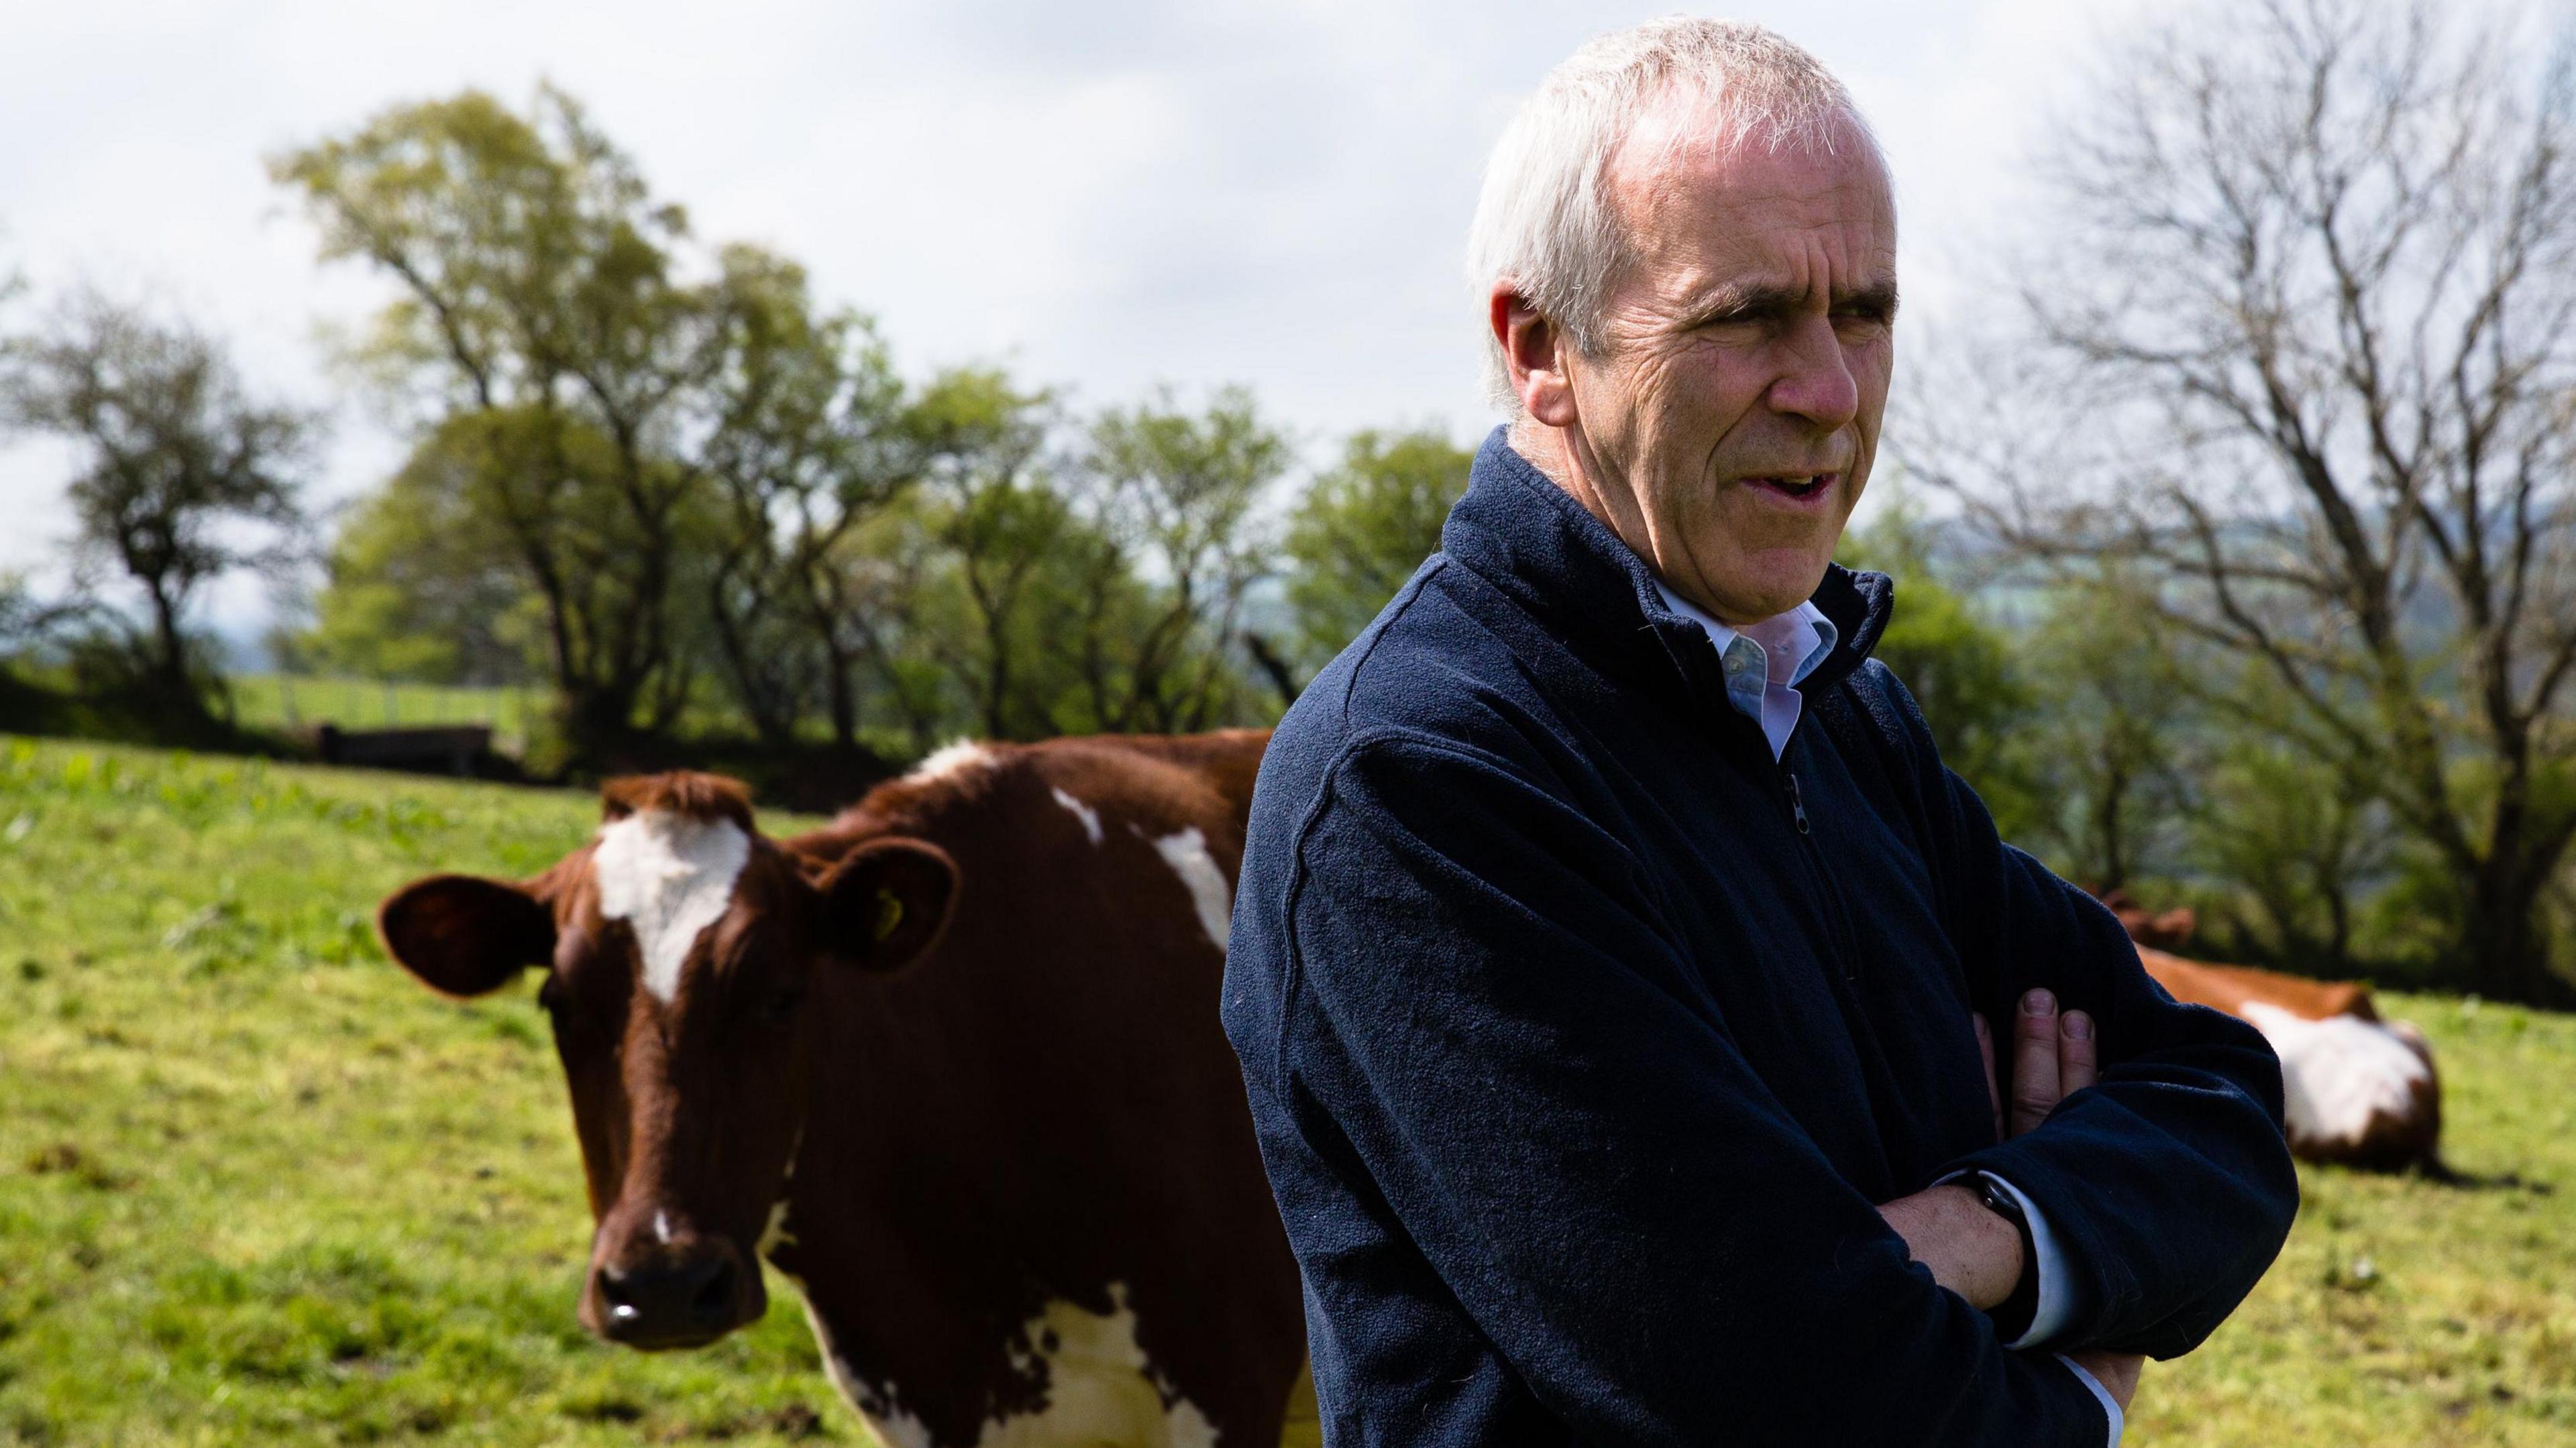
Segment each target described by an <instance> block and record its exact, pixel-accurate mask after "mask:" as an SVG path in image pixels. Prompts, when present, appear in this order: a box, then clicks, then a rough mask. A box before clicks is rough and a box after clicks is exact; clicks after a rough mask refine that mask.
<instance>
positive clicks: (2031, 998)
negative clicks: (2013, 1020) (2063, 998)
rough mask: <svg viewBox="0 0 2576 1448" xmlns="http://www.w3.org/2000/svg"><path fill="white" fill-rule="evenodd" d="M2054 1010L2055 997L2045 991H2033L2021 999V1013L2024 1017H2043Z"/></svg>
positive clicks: (2055, 1005) (2055, 1007)
mask: <svg viewBox="0 0 2576 1448" xmlns="http://www.w3.org/2000/svg"><path fill="white" fill-rule="evenodd" d="M2056 1009H2057V997H2055V996H2053V995H2050V994H2049V993H2048V992H2047V991H2045V990H2035V991H2032V992H2031V993H2030V994H2028V995H2026V996H2023V997H2022V998H2021V1013H2022V1014H2023V1015H2026V1016H2044V1015H2048V1014H2050V1013H2051V1012H2053V1011H2055V1010H2056Z"/></svg>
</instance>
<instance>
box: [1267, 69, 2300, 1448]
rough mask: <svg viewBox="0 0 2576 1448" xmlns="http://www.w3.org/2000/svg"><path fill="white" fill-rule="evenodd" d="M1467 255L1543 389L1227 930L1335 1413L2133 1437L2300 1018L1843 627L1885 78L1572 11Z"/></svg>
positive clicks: (1883, 606) (2244, 1196)
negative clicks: (1979, 763) (2057, 821)
mask: <svg viewBox="0 0 2576 1448" xmlns="http://www.w3.org/2000/svg"><path fill="white" fill-rule="evenodd" d="M1471 251H1472V254H1473V265H1474V266H1475V268H1476V270H1477V275H1478V281H1479V285H1480V286H1489V287H1490V313H1489V321H1490V326H1491V333H1492V339H1493V342H1494V346H1495V362H1496V367H1497V370H1498V373H1499V375H1500V378H1501V380H1502V383H1503V386H1504V389H1505V390H1506V391H1507V394H1508V396H1509V398H1510V400H1511V401H1512V402H1513V403H1514V404H1516V405H1517V407H1518V409H1519V413H1520V415H1519V417H1518V418H1517V420H1516V421H1514V422H1513V423H1512V424H1511V425H1510V426H1509V427H1508V428H1505V429H1501V430H1498V431H1497V432H1496V434H1495V435H1494V436H1493V437H1492V438H1490V439H1488V440H1487V442H1486V443H1485V446H1484V449H1483V451H1482V452H1481V453H1480V454H1479V455H1478V456H1477V459H1476V463H1475V469H1474V473H1473V476H1472V479H1471V481H1470V484H1469V487H1468V491H1467V495H1466V497H1465V498H1464V499H1463V500H1461V501H1460V503H1459V504H1458V506H1457V508H1456V510H1455V511H1454V512H1452V513H1451V514H1450V517H1449V521H1448V524H1447V526H1446V528H1445V529H1444V531H1443V533H1442V535H1441V550H1440V552H1439V553H1438V554H1436V555H1434V556H1433V557H1432V558H1431V559H1430V560H1429V561H1427V562H1426V563H1425V564H1424V565H1423V567H1422V569H1421V570H1420V571H1419V572H1418V573H1417V574H1415V576H1414V578H1413V580H1412V582H1411V583H1409V584H1408V585H1407V586H1406V587H1405V589H1404V590H1403V592H1401V593H1400V594H1398V595H1397V597H1396V598H1395V600H1394V601H1393V602H1392V603H1390V604H1389V605H1388V606H1387V609H1386V611H1385V613H1384V614H1382V615H1381V616H1380V617H1379V619H1378V620H1377V622H1376V623H1375V624H1374V625H1373V626H1372V627H1371V628H1370V629H1369V630H1368V631H1367V632H1366V633H1365V634H1363V635H1362V636H1361V637H1360V639H1359V640H1358V641H1357V642H1355V643H1354V644H1352V645H1351V647H1350V648H1349V649H1348V650H1347V651H1346V652H1344V653H1343V655H1342V656H1341V658H1340V659H1339V660H1338V661H1336V662H1335V663H1334V664H1333V666H1332V667H1331V668H1330V669H1328V670H1326V671H1325V672H1324V674H1323V675H1322V676H1321V677H1320V678H1318V679H1317V680H1316V681H1315V683H1314V684H1313V685H1312V686H1311V687H1310V688H1308V689H1307V690H1306V692H1305V695H1304V697H1302V698H1301V699H1300V700H1299V701H1298V703H1297V706H1296V707H1295V708H1294V709H1293V710H1291V711H1290V713H1289V716H1288V718H1287V720H1286V722H1285V723H1284V724H1282V726H1281V727H1280V730H1279V733H1278V735H1277V738H1276V740H1275V741H1274V743H1273V744H1272V745H1271V748H1270V753H1269V756H1268V758H1267V760H1266V762H1265V763H1264V765H1263V767H1262V770H1261V779H1260V787H1259V791H1258V794H1257V795H1256V797H1255V800H1254V805H1253V819H1252V831H1251V837H1250V840H1249V843H1248V845H1247V847H1246V850H1245V855H1244V864H1243V876H1242V888H1241V896H1240V903H1239V905H1238V907H1237V911H1236V915H1235V923H1234V936H1233V946H1232V950H1231V953H1230V957H1229V961H1228V965H1227V970H1226V998H1225V1007H1224V1010H1225V1025H1226V1030H1227V1033H1228V1035H1229V1036H1230V1038H1231V1039H1232V1040H1233V1042H1234V1046H1235V1050H1236V1051H1237V1053H1238V1054H1239V1055H1240V1056H1241V1058H1242V1062H1243V1069H1244V1078H1245V1081H1246V1083H1247V1085H1248V1088H1249V1092H1250V1096H1251V1101H1252V1108H1253V1112H1254V1116H1255V1119H1256V1122H1257V1124H1258V1127H1259V1132H1260V1138H1261V1145H1262V1149H1263V1152H1264V1154H1265V1159H1266V1161H1267V1163H1268V1166H1269V1170H1270V1176H1271V1182H1272V1185H1273V1187H1274V1188H1275V1190H1276V1192H1277V1195H1278V1199H1279V1206H1280V1211H1281V1214H1282V1216H1283V1217H1284V1218H1285V1219H1286V1222H1287V1226H1288V1232H1289V1237H1290V1240H1291V1242H1292V1244H1293V1245H1294V1246H1295V1248H1296V1253H1297V1258H1298V1261H1299V1263H1300V1264H1301V1266H1302V1267H1303V1269H1304V1273H1305V1280H1306V1291H1307V1318H1308V1325H1309V1330H1310V1339H1311V1344H1312V1350H1313V1354H1314V1366H1315V1386H1316V1392H1317V1396H1318V1398H1319V1399H1320V1401H1321V1406H1322V1409H1323V1416H1324V1421H1325V1424H1326V1428H1327V1433H1328V1437H1329V1439H1330V1441H1334V1442H1339V1443H1423V1442H1440V1443H1461V1444H1464V1443H1478V1444H1483V1443H1506V1442H1508V1443H1521V1442H1565V1441H1574V1440H1582V1441H1589V1442H1621V1443H1719V1442H1723V1443H1753V1444H1788V1443H1815V1444H1835V1445H1854V1444H1881V1443H1885V1444H1898V1443H1904V1444H1915V1443H1961V1444H1965V1443H1976V1444H2014V1445H2027V1444H2066V1445H2083V1448H2099V1445H2101V1444H2103V1443H2105V1442H2106V1441H2107V1442H2116V1441H2117V1439H2118V1437H2119V1432H2120V1425H2121V1421H2122V1415H2123V1411H2124V1409H2125V1407H2126V1403H2127V1399H2128V1396H2129V1394H2130V1392H2131V1391H2132V1390H2133V1388H2134V1386H2135V1382H2136V1374H2137V1367H2138V1362H2139V1359H2138V1357H2137V1356H2136V1355H2138V1354H2153V1355H2156V1356H2171V1355H2173V1354H2176V1353H2181V1352H2184V1351H2187V1350H2189V1349H2190V1348H2191V1347H2193V1346H2194V1345H2196V1344H2197V1343H2199V1342H2200V1341H2201V1340H2202V1339H2203V1338H2204V1337H2206V1336H2207V1335H2208V1333H2209V1332H2210V1331H2211V1330H2212V1329H2213V1328H2214V1327H2216V1326H2217V1324H2218V1322H2219V1321H2220V1320H2221V1319H2222V1318H2223V1317H2225V1316H2226V1314H2227V1313H2228V1312H2229V1311H2230V1310H2231V1309H2232V1308H2234V1306H2235V1305H2236V1303H2237V1302H2238V1301H2239V1300H2240V1299H2241V1298H2242V1297H2243V1296H2244V1294H2245V1293H2246V1292H2247V1291H2248V1290H2249V1289H2251V1287H2252V1286H2253V1284H2254V1282H2255V1280H2256V1279H2257V1278H2259V1277H2260V1276H2261V1275H2262V1272H2263V1270H2264V1268H2265V1267H2266V1266H2267V1265H2268V1264H2269V1263H2270V1262H2271V1260H2272V1257H2273V1254H2274V1253H2275V1252H2276V1251H2278V1250H2279V1247H2280V1244H2281V1241H2282V1238H2283V1236H2284V1234H2285V1233H2286V1232H2287V1230H2288V1228H2289V1223H2290V1219H2291V1216H2292V1214H2293V1212H2294V1211H2295V1209H2296V1204H2297V1184H2296V1179H2295V1178H2294V1176H2293V1175H2292V1172H2291V1169H2290V1163H2289V1158H2288V1155H2287V1153H2286V1151H2285V1149H2284V1147H2283V1144H2282V1138H2281V1094H2280V1093H2281V1086H2280V1076H2279V1068H2278V1065H2277V1063H2276V1062H2275V1061H2274V1059H2273V1057H2272V1055H2271V1053H2270V1052H2269V1051H2268V1050H2267V1049H2266V1048H2265V1046H2264V1044H2263V1041H2262V1039H2261V1038H2260V1037H2259V1036H2257V1035H2256V1034H2255V1032H2254V1031H2253V1030H2252V1029H2251V1028H2249V1027H2247V1026H2244V1025H2242V1024H2240V1023H2237V1022H2235V1021H2232V1020H2230V1019H2229V1018H2227V1017H2224V1016H2221V1015H2218V1014H2216V1013H2214V1012H2210V1011H2205V1010H2200V1009H2196V1008H2191V1007H2183V1006H2177V1005H2175V1004H2174V1003H2173V1002H2172V1001H2171V1000H2170V999H2169V998H2167V997H2166V996H2165V995H2163V994H2162V993H2161V992H2159V991H2158V990H2157V989H2156V987H2155V986H2154V985H2153V984H2152V983H2151V982H2150V981H2149V980H2148V978H2147V977H2146V975H2145V974H2144V973H2143V972H2142V971H2141V969H2140V968H2139V964H2138V959H2137V955H2136V953H2135V952H2134V950H2132V948H2131V947H2130V944H2129V941H2128V939H2127V937H2126V936H2125V935H2124V934H2123V933H2122V931H2121V929H2120V926H2119V924H2118V922H2117V921H2115V920H2114V919H2113V918H2112V917H2111V916H2110V915H2109V914H2108V913H2107V912H2106V911H2104V910H2102V909H2101V908H2100V907H2099V906H2098V905H2096V904H2095V903H2094V902H2092V901H2091V900H2089V899H2087V898H2086V897H2085V896H2083V895H2082V894H2081V893H2080V892H2078V891H2076V890H2075V889H2073V888H2071V887H2069V886H2068V885H2066V884H2065V883H2063V882H2062V881H2059V880H2057V879H2056V878H2054V877H2053V876H2051V875H2049V874H2048V873H2047V872H2046V871H2045V870H2044V869H2042V868H2041V867H2040V866H2039V865H2038V864H2037V863H2036V862H2034V861H2032V860H2031V859H2030V858H2028V857H2027V856H2024V855H2022V854H2020V853H2018V852H2016V851H2014V850H2012V849H2010V848H2008V847H2006V846H2005V845H2003V844H2002V843H2001V842H2000V841H1998V840H1997V838H1996V836H1995V831H1994V827H1993V825H1992V823H1991V822H1990V821H1989V820H1988V818H1987V815H1986V812H1985V810H1984V809H1983V808H1982V807H1981V806H1980V805H1979V804H1978V802H1977V799H1976V797H1975V795H1973V794H1972V793H1970V792H1969V790H1968V788H1967V787H1966V786H1965V785H1964V784H1962V783H1961V782H1960V781H1959V780H1958V779H1957V778H1956V777H1955V776H1953V775H1950V774H1948V773H1947V772H1945V771H1944V769H1943V768H1942V766H1941V762H1940V760H1939V758H1938V757H1937V756H1936V754H1935V753H1934V750H1933V745H1932V739H1931V735H1930V733H1929V732H1928V731H1927V730H1926V728H1925V727H1924V722H1923V719H1922V717H1921V715H1920V714H1919V713H1918V711H1917V710H1916V708H1915V705H1914V703H1913V700H1912V699H1911V698H1910V697H1909V696H1908V695H1907V693H1906V692H1905V689H1904V687H1903V686H1902V685H1901V684H1899V683H1898V682H1897V680H1896V679H1895V677H1894V676H1893V675H1891V674H1890V673H1889V672H1888V671H1887V669H1886V668H1885V666H1883V665H1881V664H1878V663H1875V662H1873V661H1871V659H1870V657H1869V655H1870V649H1871V647H1872V645H1873V644H1874V643H1875V641H1876V640H1877V638H1878V637H1879V634H1880V631H1881V630H1882V629H1884V628H1885V626H1886V624H1887V620H1888V617H1889V611H1890V608H1891V602H1890V600H1891V593H1892V589H1891V585H1890V584H1889V582H1888V580H1886V579H1885V578H1881V577H1877V576H1874V575H1869V574H1854V573H1849V572H1846V571H1844V570H1842V569H1840V568H1837V567H1833V566H1831V564H1830V563H1829V559H1830V557H1831V555H1832V553H1833V549H1834V545H1835V543H1836V541H1837V539H1838V538H1839V537H1840V536H1841V533H1842V529H1843V524H1844V522H1845V520H1846V519H1847V518H1848V517H1849V516H1850V514H1851V510H1852V505H1853V503H1854V502H1855V501H1856V500H1857V499H1858V498H1859V496H1860V492H1861V489H1862V486H1863V485H1864V484H1865V483H1866V482H1867V480H1868V477H1869V470H1870V464H1871V461H1872V459H1873V457H1874V455H1875V453H1876V450H1877V442H1878V428H1879V418H1880V414H1881V411H1882V408H1883V406H1884V403H1885V401H1886V397H1887V387H1888V378H1889V373H1890V369H1891V366H1892V359H1893V341H1892V334H1891V324H1892V322H1893V320H1894V313H1895V310H1896V274H1895V255H1896V237H1895V216H1894V209H1893V203H1892V199H1891V195H1890V188H1889V182H1888V178H1887V175H1886V172H1885V170H1884V169H1883V166H1882V163H1881V161H1880V159H1879V155H1878V152H1877V148H1876V146H1875V143H1874V142H1873V141H1872V140H1871V138H1870V134H1869V132H1868V130H1867V128H1866V127H1865V126H1864V124H1863V123H1862V121H1861V119H1860V118H1859V116H1858V115H1857V114H1856V113H1855V111H1854V110H1853V108H1852V105H1851V102H1850V100H1849V98H1848V96H1846V94H1845V93H1844V91H1843V90H1842V88H1841V86H1840V85H1839V84H1837V83H1836V82H1835V81H1834V80H1833V78H1832V77H1831V76H1829V75H1828V74H1826V73H1825V72H1824V71H1823V70H1822V69H1821V68H1820V67H1819V66H1818V65H1817V64H1816V62H1815V61H1814V60H1813V59H1812V58H1810V57H1809V56H1807V55H1806V54H1805V53H1804V52H1802V51H1800V50H1798V49H1797V48H1796V47H1794V46H1791V45H1789V44H1788V43H1786V42H1785V41H1782V40H1780V39H1779V38H1777V37H1776V36H1773V35H1771V34H1769V33H1768V32H1765V31H1763V30H1760V29H1758V28H1756V27H1751V26H1741V25H1728V24H1719V23H1713V22H1703V21H1691V20H1673V21H1664V22H1658V23H1655V24H1652V25H1648V26H1644V27H1641V28H1639V29H1636V30H1632V31H1628V32H1625V33H1622V34H1618V35H1613V36H1609V37H1605V38H1603V39H1601V40H1599V41H1596V42H1594V43H1593V44H1591V45H1589V46H1587V47H1585V48H1584V49H1583V50H1582V51H1581V52H1580V53H1578V54H1577V55H1575V56H1574V57H1573V58H1572V59H1571V60H1569V61H1567V62H1566V63H1565V64H1564V65H1563V66H1561V67H1559V68H1558V70H1557V71H1556V72H1555V73H1554V74H1552V75H1551V76H1550V77H1549V78H1548V80H1547V82H1546V84H1545V86H1544V87H1543V88H1542V89H1541V91H1540V92H1539V94H1538V95H1537V96H1536V97H1535V98H1534V99H1533V100H1532V101H1531V102H1530V103H1529V105H1528V107H1527V108H1526V109H1525V111H1524V112H1523V113H1522V114H1521V116H1520V117H1519V119H1518V120H1516V121H1515V122H1514V123H1513V125H1512V127H1511V129H1510V130H1509V132H1508V133H1507V134H1506V135H1505V137H1504V138H1503V140H1502V142H1501V143H1500V145H1499V146H1498V147H1497V149H1496V152H1495V155H1494V159H1493V162H1492V167H1491V170H1490V172H1489V175H1488V178H1487V181H1486V186H1485V193H1484V197H1483V201H1482V203H1481V205H1480V206H1479V209H1478V212H1477V217H1476V223H1475V231H1474V235H1473V241H1472V245H1471ZM2007 1015H2009V1017H2010V1019H2011V1028H2010V1030H2009V1032H2008V1033H2007V1032H2005V1031H2004V1030H2003V1029H2002V1028H2001V1027H2000V1026H1999V1027H1998V1028H1997V1030H1996V1032H1995V1033H1994V1034H1995V1035H1996V1036H2007V1035H2008V1040H2007V1041H2006V1042H2004V1043H2002V1044H2003V1046H2004V1049H2002V1051H2001V1054H2002V1055H2003V1057H2004V1066H2005V1070H2004V1076H2005V1078H2006V1082H2005V1086H2006V1089H2005V1090H2004V1091H2003V1092H2002V1093H2000V1094H1999V1093H1998V1092H1997V1090H1996V1087H1995V1075H1996V1066H1995V1055H1996V1054H1997V1050H1996V1044H1997V1043H1995V1042H1994V1041H1993V1040H1992V1039H1991V1038H1990V1036H1989V1034H1988V1032H1987V1030H1986V1026H1985V1023H1986V1022H1987V1021H1989V1020H1993V1021H1998V1022H2000V1021H2001V1020H2003V1019H2004V1018H2005V1017H2006V1016H2007ZM2097 1073H2098V1077H2097ZM2061 1097H2062V1098H2063V1099H2062V1100H2061V1099H2060V1098H2061ZM2006 1103H2009V1106H2010V1110H2009V1112H2007V1110H2006V1109H2005V1108H2006Z"/></svg>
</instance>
